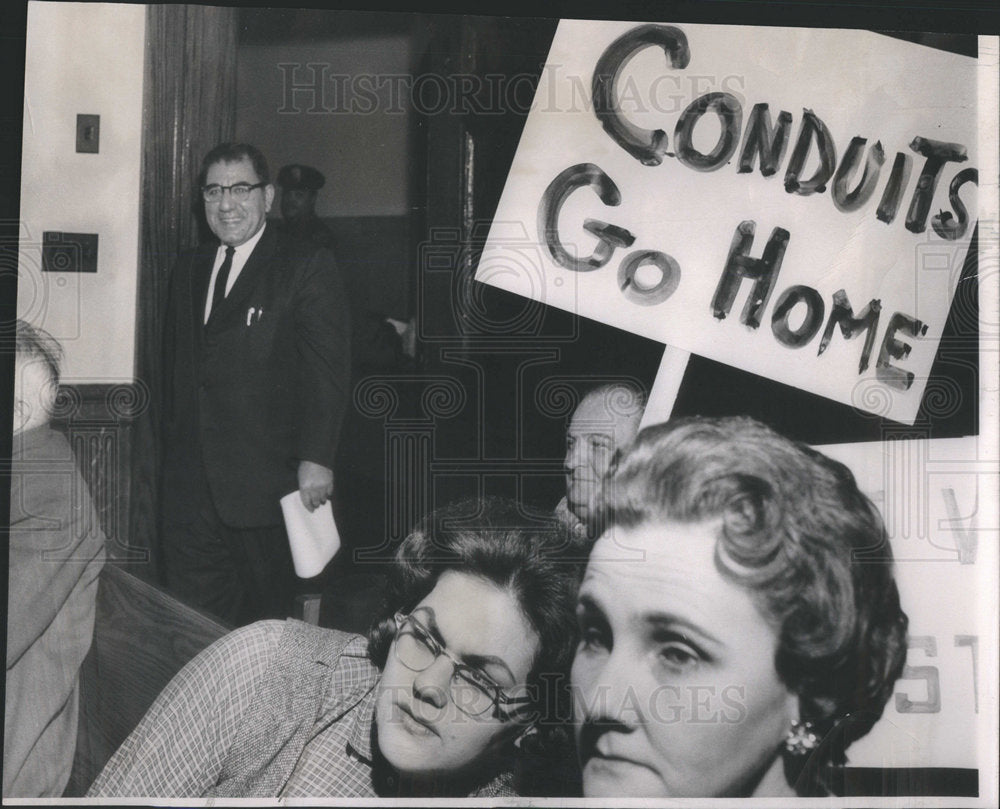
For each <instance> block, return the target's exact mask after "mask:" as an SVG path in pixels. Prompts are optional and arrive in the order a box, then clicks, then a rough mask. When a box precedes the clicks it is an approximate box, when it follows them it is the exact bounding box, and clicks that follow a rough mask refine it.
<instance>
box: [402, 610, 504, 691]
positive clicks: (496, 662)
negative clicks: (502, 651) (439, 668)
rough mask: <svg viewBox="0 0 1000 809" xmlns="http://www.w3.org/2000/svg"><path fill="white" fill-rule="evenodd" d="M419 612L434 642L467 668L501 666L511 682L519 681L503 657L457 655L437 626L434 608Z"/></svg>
mask: <svg viewBox="0 0 1000 809" xmlns="http://www.w3.org/2000/svg"><path fill="white" fill-rule="evenodd" d="M419 612H420V613H421V615H420V617H421V618H423V619H424V620H425V621H426V625H427V630H428V631H429V632H430V633H431V634H432V635H433V636H434V640H436V641H437V642H438V643H440V644H441V645H442V646H443V647H444V648H446V649H448V651H449V652H451V653H452V654H454V655H455V657H457V658H458V659H459V660H461V661H462V662H463V663H465V664H466V665H467V666H470V667H473V668H482V667H483V666H486V665H493V666H500V667H501V668H503V669H504V671H506V672H507V674H508V675H509V676H510V678H511V680H515V679H517V678H516V677H514V672H513V671H511V668H510V666H508V665H507V661H505V660H504V659H503V658H502V657H497V656H496V655H482V654H455V652H454V651H452V649H451V648H450V647H449V646H448V642H447V641H446V640H445V638H444V636H443V635H442V634H441V629H440V628H439V627H438V625H437V618H435V616H434V608H433V607H421V608H420V610H419Z"/></svg>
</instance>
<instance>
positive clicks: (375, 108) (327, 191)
mask: <svg viewBox="0 0 1000 809" xmlns="http://www.w3.org/2000/svg"><path fill="white" fill-rule="evenodd" d="M410 52H411V45H410V41H409V39H408V38H407V37H403V36H385V37H363V38H358V39H338V40H334V41H330V42H309V43H302V42H293V43H288V44H284V45H244V46H241V47H240V51H239V70H238V73H237V76H238V78H237V95H236V97H237V107H236V137H237V139H238V140H242V141H248V142H250V143H252V144H254V145H255V146H257V147H258V148H259V149H260V150H261V151H263V152H264V155H265V156H266V157H267V161H268V164H269V165H270V167H271V170H272V174H273V175H274V176H275V177H276V176H277V173H278V169H279V168H280V167H281V166H283V165H285V164H288V163H305V164H306V165H310V166H314V167H315V168H317V169H319V170H320V171H321V172H323V174H324V175H325V176H326V185H325V186H324V187H323V189H322V190H321V191H320V192H319V196H318V197H317V201H316V213H317V214H319V216H321V217H324V216H329V217H335V216H402V215H405V214H406V213H407V212H408V210H409V207H408V206H409V199H408V192H409V187H408V182H409V180H408V161H409V149H408V136H409V115H410V114H411V112H410V103H409V99H410V95H409V83H408V82H407V81H406V79H405V78H404V77H406V76H408V75H409V73H410V55H411V53H410ZM309 63H314V64H322V65H325V66H326V72H325V74H323V73H322V72H321V69H319V68H317V72H318V75H320V76H324V75H325V77H326V82H325V87H324V90H323V94H322V96H321V97H320V96H313V95H312V94H311V93H303V92H301V91H300V92H297V93H295V95H293V96H292V97H291V98H287V99H286V97H285V92H286V87H285V81H286V79H285V78H284V76H285V74H283V72H282V70H281V68H279V67H278V65H280V64H292V65H301V68H300V69H299V70H297V71H290V69H289V68H286V69H285V70H286V72H288V75H289V77H290V79H291V80H293V81H294V82H295V83H297V84H304V83H306V82H308V81H309V80H310V79H311V77H312V73H311V72H310V71H309V70H308V69H307V68H306V65H307V64H309ZM336 77H344V78H342V79H339V78H336ZM360 77H364V83H363V84H362V87H363V88H367V87H375V88H378V89H377V91H373V92H374V94H375V95H377V96H378V99H379V100H378V102H376V103H372V104H371V110H370V111H367V109H368V108H367V106H362V104H367V102H365V101H364V99H362V98H357V97H356V96H355V95H354V94H353V93H352V92H351V91H350V90H349V91H348V92H349V98H348V99H347V100H346V101H345V99H344V98H343V97H342V96H341V97H339V98H338V90H337V87H338V85H339V83H340V82H343V81H357V80H358V79H359V78H360ZM390 77H392V78H390ZM369 82H370V84H369ZM380 82H381V83H380ZM393 87H395V88H397V90H396V92H395V94H394V93H393V89H392V88H393ZM400 87H401V88H402V90H400ZM352 98H353V99H355V104H354V108H353V110H352V109H351V99H352ZM314 99H315V100H314ZM314 105H315V107H316V108H317V109H323V108H325V109H326V110H328V111H316V112H310V111H309V110H310V109H311V108H313V107H314ZM282 110H285V111H282ZM291 110H295V111H291ZM333 110H336V111H333ZM362 110H364V111H362Z"/></svg>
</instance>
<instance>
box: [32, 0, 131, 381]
mask: <svg viewBox="0 0 1000 809" xmlns="http://www.w3.org/2000/svg"><path fill="white" fill-rule="evenodd" d="M145 30H146V8H145V6H141V5H124V4H122V5H115V4H105V3H93V4H91V3H48V2H34V1H33V2H30V3H29V4H28V26H27V55H26V60H25V71H24V141H23V151H22V164H21V172H22V174H21V223H20V228H21V255H20V261H19V267H18V300H17V311H18V316H19V317H22V318H25V319H27V320H30V321H31V322H32V323H34V324H36V325H39V326H42V327H43V328H45V329H47V330H48V331H49V332H51V333H52V334H53V336H55V337H57V338H58V339H59V340H60V341H61V342H62V344H63V347H64V348H65V351H66V361H65V365H64V374H63V375H64V380H65V381H66V382H76V383H85V382H127V381H131V380H132V379H133V354H134V343H135V297H136V279H137V267H138V255H139V192H140V157H141V149H142V137H141V135H142V82H143V53H144V49H145ZM78 113H84V114H96V115H100V116H101V124H100V153H99V154H77V152H76V116H77V114H78ZM44 230H56V231H68V232H73V233H97V234H98V264H97V273H96V274H91V273H58V272H47V273H43V272H41V241H42V231H44Z"/></svg>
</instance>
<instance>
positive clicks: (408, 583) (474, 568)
mask: <svg viewBox="0 0 1000 809" xmlns="http://www.w3.org/2000/svg"><path fill="white" fill-rule="evenodd" d="M569 547H570V543H569V538H568V536H567V533H566V529H565V528H564V527H563V526H562V525H561V524H560V523H559V522H558V521H556V520H555V519H551V520H549V519H544V520H542V519H537V518H531V519H530V521H529V518H527V517H525V516H524V514H523V512H522V511H521V509H519V507H518V505H517V503H516V502H514V501H512V500H507V499H505V498H499V497H486V498H477V499H471V500H463V501H459V502H457V503H453V504H451V505H449V506H445V507H443V508H440V509H438V510H436V511H434V512H432V513H431V514H430V515H428V516H427V517H426V518H425V519H424V520H422V521H421V523H420V524H419V525H418V526H417V528H416V529H415V530H414V531H413V532H411V533H410V535H409V536H408V537H407V538H406V539H405V540H404V541H403V543H402V544H401V545H400V547H399V549H398V550H397V552H396V555H395V558H394V560H393V563H392V566H391V567H390V570H389V574H388V586H387V588H386V597H385V605H384V609H383V612H382V615H381V616H380V617H379V618H378V619H377V620H376V621H375V623H374V624H373V625H372V628H371V630H370V631H369V634H368V641H369V642H368V656H369V658H370V659H371V661H372V662H373V663H374V664H375V665H376V666H378V667H379V668H383V667H384V666H385V662H386V657H387V655H388V653H389V647H390V645H391V644H392V640H393V638H394V637H395V635H396V623H395V621H394V619H393V615H394V614H395V613H396V612H400V611H402V612H410V611H411V610H412V609H413V608H414V607H415V606H416V605H417V604H418V603H419V602H420V601H421V600H423V599H424V598H425V597H426V596H427V595H428V594H429V593H430V592H431V590H433V589H434V586H435V585H436V584H437V580H438V578H439V577H440V576H441V574H442V573H444V572H445V571H446V570H454V571H458V572H461V573H468V574H471V575H474V576H479V577H481V578H483V579H485V580H486V581H489V582H492V583H493V584H495V585H497V586H498V587H500V588H502V589H504V590H506V591H508V592H510V593H511V594H512V595H513V596H514V597H515V599H516V601H517V603H518V604H519V605H520V608H521V612H522V614H523V615H524V617H525V618H526V619H527V621H528V623H529V625H530V626H531V627H532V629H534V630H535V632H536V633H537V634H538V637H539V641H540V642H539V650H538V653H537V655H536V657H535V660H534V665H533V666H532V669H531V672H530V674H529V676H528V685H529V689H531V690H530V693H533V694H537V695H538V696H539V701H540V702H546V701H550V698H552V697H551V692H552V688H553V684H552V680H551V679H550V678H557V679H558V677H559V676H560V675H564V674H565V673H567V672H568V671H569V665H570V662H571V661H572V657H573V651H574V649H575V647H576V618H575V606H576V593H577V588H578V586H579V581H580V576H581V573H582V569H581V568H582V565H581V564H579V563H574V562H573V561H572V560H571V559H570V558H569V554H568V553H567V549H568V548H569ZM545 680H549V682H545ZM559 699H560V700H561V699H562V696H560V698H559ZM538 707H539V708H540V711H541V715H542V716H543V717H545V718H549V719H551V718H553V717H560V716H564V713H563V710H562V707H561V703H560V706H556V705H553V704H546V705H539V706H538Z"/></svg>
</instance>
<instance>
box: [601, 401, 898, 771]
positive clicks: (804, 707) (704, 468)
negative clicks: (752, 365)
mask: <svg viewBox="0 0 1000 809" xmlns="http://www.w3.org/2000/svg"><path fill="white" fill-rule="evenodd" d="M602 500H603V503H602V506H601V508H600V511H601V514H600V519H601V520H602V522H601V524H602V525H604V526H606V527H611V526H614V525H620V526H623V527H632V526H636V525H639V524H644V523H649V522H681V523H684V522H695V521H699V522H700V521H704V520H710V519H720V518H721V528H720V531H719V536H718V540H717V544H716V547H715V563H716V566H717V567H718V569H719V570H720V572H721V573H722V574H723V575H724V576H726V577H727V578H728V579H730V580H731V581H733V582H734V583H736V584H739V585H741V586H743V587H745V588H746V589H747V590H748V591H749V592H750V594H751V596H752V597H753V599H754V601H755V603H756V604H757V606H758V608H759V609H760V611H761V613H762V614H763V615H764V616H765V618H766V619H767V620H768V621H769V622H771V623H772V625H773V626H774V628H775V629H776V631H777V632H778V636H779V644H778V651H777V655H776V660H775V668H776V670H777V672H778V675H779V676H780V677H781V679H782V681H783V682H784V683H785V685H786V686H787V687H788V688H789V689H790V690H791V691H793V692H794V693H796V694H797V695H798V697H799V710H800V713H801V716H802V719H804V720H806V721H810V722H812V723H813V724H814V726H815V728H816V731H817V733H819V734H826V733H828V732H830V731H831V730H833V729H834V726H837V725H839V727H838V728H837V732H838V733H840V734H841V739H842V745H843V746H842V747H840V748H839V750H840V752H839V753H838V752H837V750H836V749H835V748H831V749H830V751H829V752H830V755H831V757H832V758H833V760H834V761H835V763H840V762H841V761H842V760H843V750H844V749H846V746H847V745H849V744H850V743H851V742H852V741H854V740H855V739H857V738H860V737H861V736H863V735H864V734H865V733H867V732H868V731H869V730H870V729H871V727H872V725H874V724H875V722H876V721H877V720H878V719H879V717H880V716H881V715H882V711H883V709H884V707H885V704H886V702H887V701H888V699H889V697H890V695H891V693H892V689H893V686H894V684H895V682H896V680H897V679H898V678H899V676H900V675H901V673H902V669H903V665H904V662H905V659H906V629H907V617H906V614H905V613H904V612H903V610H902V609H901V608H900V604H899V592H898V590H897V588H896V582H895V580H894V578H893V573H892V551H891V549H890V547H889V542H888V537H887V534H886V530H885V525H884V523H883V521H882V517H881V515H880V514H879V512H878V510H877V509H876V508H875V506H874V505H873V504H872V502H871V501H870V500H869V499H868V498H867V497H866V496H865V495H864V494H863V493H862V492H861V491H860V490H859V489H858V486H857V483H856V482H855V480H854V476H853V475H852V474H851V472H850V470H849V469H848V468H847V467H846V466H844V465H843V464H841V463H839V462H837V461H834V460H831V459H830V458H827V457H826V456H824V455H822V454H821V453H819V452H817V451H815V450H813V449H811V448H809V447H807V446H806V445H804V444H800V443H797V442H794V441H791V440H789V439H787V438H785V437H784V436H781V435H779V434H778V433H776V432H775V431H774V430H771V429H770V428H768V427H766V426H765V425H763V424H761V423H759V422H757V421H754V420H753V419H750V418H714V419H709V418H689V419H678V420H674V421H671V422H668V423H666V424H660V425H656V426H653V427H649V428H647V429H645V430H643V431H642V432H640V433H639V435H638V437H637V438H636V441H635V443H633V444H632V446H631V448H630V449H628V450H627V451H626V452H625V453H623V454H622V455H621V456H620V457H619V458H617V459H616V461H615V462H613V463H612V466H611V469H610V470H609V471H608V475H607V477H606V478H605V481H604V487H603V491H602ZM866 556H867V557H868V558H867V559H866V558H865V557H866ZM846 717H849V718H850V721H849V722H847V723H845V722H843V721H842V720H845V718H846Z"/></svg>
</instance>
